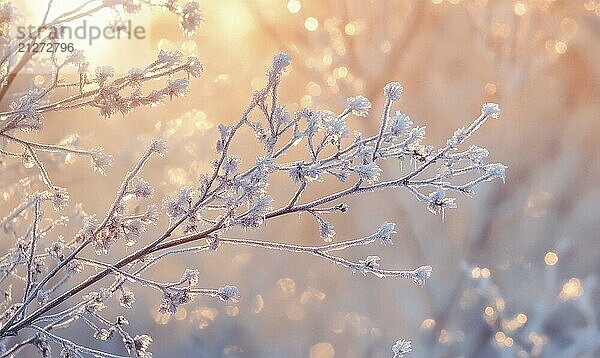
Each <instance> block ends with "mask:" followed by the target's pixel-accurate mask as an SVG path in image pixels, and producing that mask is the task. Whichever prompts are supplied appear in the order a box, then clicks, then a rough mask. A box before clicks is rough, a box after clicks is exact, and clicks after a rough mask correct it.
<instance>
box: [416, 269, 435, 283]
mask: <svg viewBox="0 0 600 358" xmlns="http://www.w3.org/2000/svg"><path fill="white" fill-rule="evenodd" d="M431 271H433V268H432V267H431V266H429V265H427V266H421V267H419V268H417V269H415V270H414V271H413V281H414V282H415V283H416V284H417V285H419V286H423V285H424V284H425V282H427V280H428V279H429V278H430V277H431Z"/></svg>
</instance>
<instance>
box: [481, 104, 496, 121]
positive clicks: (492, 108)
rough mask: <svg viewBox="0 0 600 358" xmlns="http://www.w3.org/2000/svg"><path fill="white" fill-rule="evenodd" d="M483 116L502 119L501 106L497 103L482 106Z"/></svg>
mask: <svg viewBox="0 0 600 358" xmlns="http://www.w3.org/2000/svg"><path fill="white" fill-rule="evenodd" d="M481 114H483V115H484V116H486V117H492V118H494V119H496V118H498V117H500V106H498V104H497V103H484V104H483V106H481Z"/></svg>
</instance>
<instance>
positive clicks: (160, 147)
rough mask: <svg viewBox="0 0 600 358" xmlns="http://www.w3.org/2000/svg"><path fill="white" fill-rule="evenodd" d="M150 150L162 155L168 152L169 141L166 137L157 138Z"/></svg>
mask: <svg viewBox="0 0 600 358" xmlns="http://www.w3.org/2000/svg"><path fill="white" fill-rule="evenodd" d="M150 151H151V152H153V153H156V154H158V155H160V156H163V155H165V153H167V141H166V140H164V139H155V140H154V141H153V142H152V144H151V145H150Z"/></svg>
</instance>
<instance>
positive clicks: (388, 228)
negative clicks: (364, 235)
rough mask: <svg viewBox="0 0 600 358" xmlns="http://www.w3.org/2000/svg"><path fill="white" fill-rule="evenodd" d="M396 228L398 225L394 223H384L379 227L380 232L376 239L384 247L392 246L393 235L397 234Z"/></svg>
mask: <svg viewBox="0 0 600 358" xmlns="http://www.w3.org/2000/svg"><path fill="white" fill-rule="evenodd" d="M395 227H396V224H394V223H383V224H382V225H381V226H380V227H379V230H377V233H376V234H375V236H376V238H377V239H378V240H379V241H380V242H381V243H382V244H383V245H391V244H392V235H393V234H395V233H396V230H394V229H395Z"/></svg>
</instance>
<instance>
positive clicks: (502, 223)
mask: <svg viewBox="0 0 600 358" xmlns="http://www.w3.org/2000/svg"><path fill="white" fill-rule="evenodd" d="M20 2H22V3H23V4H28V6H30V12H29V13H28V15H31V16H41V15H37V14H36V12H35V11H41V12H43V10H44V9H42V8H36V7H31V6H32V5H31V2H27V1H24V0H20V1H19V0H18V1H14V2H13V3H14V5H16V6H17V7H19V3H20ZM60 2H61V1H58V3H60ZM36 3H37V2H36ZM201 7H202V9H203V13H204V15H205V16H206V22H205V24H204V25H203V26H202V27H201V28H200V30H199V31H198V33H196V34H195V35H194V36H192V37H185V36H184V35H182V34H181V30H180V29H179V28H178V26H177V24H176V22H175V21H174V19H173V17H172V16H170V15H169V14H164V13H161V12H158V11H146V12H144V13H142V14H140V15H139V16H136V18H135V20H136V21H139V22H142V23H143V25H144V26H147V29H148V30H149V31H147V34H148V38H147V39H146V40H144V41H112V42H110V43H109V44H106V43H102V44H100V43H99V44H98V46H94V48H95V52H94V51H92V52H90V53H89V55H88V56H89V59H90V60H91V62H92V68H93V67H95V65H103V64H113V65H114V66H115V67H116V68H117V72H119V71H120V72H125V71H126V70H128V69H129V68H130V67H132V66H142V65H145V64H147V63H150V62H151V61H152V60H153V56H154V54H155V53H156V52H157V51H158V49H160V48H163V49H168V50H179V51H181V52H183V53H184V54H187V55H196V56H198V57H199V58H200V59H201V61H202V62H203V64H204V68H205V73H204V74H203V75H202V76H201V78H199V79H197V80H194V81H192V85H191V89H190V93H189V95H188V96H187V97H184V98H176V99H174V100H173V101H172V102H169V103H166V104H165V105H161V106H159V107H156V108H153V109H152V110H147V109H141V110H138V111H134V112H132V113H130V114H129V115H127V116H126V117H125V118H122V117H120V116H114V117H113V118H111V119H109V120H105V119H104V118H102V117H100V115H97V114H96V112H95V111H89V110H83V111H73V112H69V113H66V114H65V113H60V114H50V115H48V116H47V118H46V127H45V130H44V132H43V133H42V134H41V136H40V137H39V141H40V142H52V143H56V142H59V141H60V140H61V139H63V138H65V136H67V135H69V134H71V133H79V135H80V136H81V137H82V146H84V147H93V146H103V147H104V148H105V149H106V151H107V152H109V153H111V154H112V155H114V156H115V163H114V165H113V167H112V168H110V171H109V174H108V175H107V176H105V177H102V176H100V175H98V174H97V173H93V172H92V170H91V169H90V168H89V166H88V163H87V161H83V160H80V161H76V162H72V160H67V161H57V162H55V163H54V165H52V166H49V167H48V171H49V172H50V173H51V174H52V175H53V178H54V181H55V182H57V183H60V185H62V186H67V187H69V189H70V190H69V191H70V196H71V204H75V203H78V202H81V203H83V208H84V210H85V212H87V213H102V212H103V210H105V208H106V207H107V206H108V205H109V204H110V203H111V202H112V197H113V193H114V192H115V190H116V189H117V188H118V185H119V183H120V181H121V179H122V177H123V175H124V174H125V173H126V172H127V170H128V168H129V167H130V166H131V165H132V164H133V163H134V161H135V160H136V158H137V157H138V156H139V155H140V153H141V152H142V151H143V148H144V145H143V144H144V143H147V142H148V139H149V138H152V137H156V136H163V137H165V138H166V139H167V140H168V142H169V144H170V148H169V153H168V155H167V156H166V157H165V158H163V159H162V160H153V161H152V162H151V163H150V165H148V167H147V168H146V169H145V170H144V173H143V177H144V178H145V179H147V180H148V181H150V182H151V183H153V184H154V186H155V188H156V189H157V194H156V198H157V200H158V201H160V200H162V198H163V197H164V196H166V195H172V194H173V193H175V192H176V190H177V189H178V188H179V187H181V186H184V185H196V183H197V178H198V177H199V175H200V174H201V173H203V172H207V171H208V170H209V169H210V161H211V160H212V159H214V158H215V153H214V142H215V141H216V139H217V138H218V131H217V130H216V126H217V125H218V124H219V123H222V122H223V123H233V122H234V121H236V120H237V119H238V118H239V115H240V113H241V111H242V110H243V108H244V106H245V105H246V103H248V101H249V100H250V98H251V95H252V91H254V90H257V89H259V88H261V87H262V86H263V85H264V84H265V76H264V74H265V69H266V68H267V67H268V66H269V64H270V62H271V59H272V56H273V55H274V54H275V53H277V52H279V51H286V52H288V53H289V54H290V55H292V56H293V57H294V60H293V64H292V66H291V67H290V69H289V70H288V72H287V74H286V75H285V76H284V80H283V85H282V90H281V98H282V101H283V102H284V103H287V104H288V109H289V110H292V111H293V110H296V109H298V108H301V107H303V106H311V107H314V108H321V109H331V110H333V111H340V110H342V109H343V108H344V105H345V101H346V98H347V97H350V96H355V95H358V94H362V95H364V96H366V97H367V98H369V99H370V100H371V101H372V103H373V110H372V112H371V116H370V117H369V118H367V119H353V120H352V122H351V123H350V126H351V127H353V128H355V129H357V130H360V131H362V132H363V133H365V134H367V133H368V134H373V133H376V132H377V130H378V117H379V115H380V113H381V105H382V103H383V100H382V88H383V86H384V85H385V84H386V83H387V82H390V81H399V82H400V83H402V85H403V86H404V88H405V92H404V95H403V98H402V101H401V102H400V105H399V108H396V109H399V110H401V111H403V112H405V113H407V114H409V115H410V116H411V118H412V120H413V121H414V122H415V124H418V125H425V126H427V133H428V134H427V138H426V141H425V142H426V143H427V144H432V145H435V146H441V145H443V144H444V143H445V141H446V138H448V137H449V136H450V135H451V134H452V133H453V132H454V130H455V129H456V128H458V127H461V126H463V125H466V124H468V123H470V122H471V121H472V120H473V119H474V118H475V117H476V116H477V115H478V113H479V109H480V106H481V104H482V103H483V102H497V103H499V104H500V106H501V108H502V115H501V118H500V119H499V120H495V121H490V122H489V123H487V124H486V126H484V127H483V128H482V129H481V130H480V131H479V132H478V133H477V134H476V135H475V136H474V137H473V138H472V139H470V143H469V144H468V145H470V144H476V145H479V146H482V147H486V148H487V149H488V150H489V151H490V162H502V163H504V164H505V165H507V166H508V170H507V182H506V184H505V185H502V184H501V183H500V182H492V183H490V184H488V185H485V186H483V187H482V188H480V189H479V191H478V192H477V195H476V196H475V197H474V198H473V199H469V198H464V197H460V198H459V199H458V209H456V210H450V211H447V213H446V217H445V221H444V222H442V220H441V218H440V217H439V216H435V215H432V214H430V213H429V212H428V211H427V210H426V208H425V207H424V206H423V205H422V204H420V203H418V202H416V200H415V199H414V198H413V197H412V196H411V195H410V194H409V193H407V192H402V191H393V192H389V191H388V192H380V193H372V194H368V195H367V196H362V197H358V198H353V199H351V200H349V201H348V203H349V205H350V212H349V213H348V214H346V215H344V216H337V217H332V222H333V224H334V225H335V229H336V232H337V240H342V239H349V238H355V237H358V236H361V235H366V234H370V233H372V232H374V231H375V230H377V228H378V227H379V225H380V224H381V223H383V222H385V221H390V222H395V223H396V224H397V226H396V230H397V231H398V234H396V235H395V237H394V245H393V246H391V247H387V248H381V247H380V246H373V247H362V248H357V249H356V250H355V251H352V252H351V253H350V255H351V256H352V257H354V258H357V259H358V258H362V257H364V256H366V255H374V254H377V255H379V256H381V258H382V264H383V265H384V266H386V267H393V268H399V269H400V268H403V269H404V268H405V269H412V268H415V267H418V266H420V265H423V264H430V265H432V266H433V268H434V271H433V276H432V278H431V280H430V281H429V282H428V284H427V285H426V286H425V287H424V288H419V287H417V286H415V285H414V284H413V283H412V282H409V281H404V280H393V279H385V280H382V279H377V278H375V277H372V276H367V277H363V276H362V275H352V273H351V272H350V271H349V270H346V269H343V268H341V267H338V266H333V265H332V264H330V263H327V262H323V261H321V260H319V259H317V258H315V257H311V256H306V257H305V256H301V255H291V254H285V253H274V252H265V251H261V250H259V249H252V248H242V247H235V248H234V247H222V248H220V249H219V250H218V251H217V252H215V253H212V254H205V255H201V256H181V257H178V258H177V259H172V260H167V261H164V262H163V263H162V265H158V266H157V267H156V268H155V269H154V271H153V275H154V277H157V278H160V277H164V278H171V279H172V278H174V277H179V276H180V274H181V272H183V270H184V269H185V268H187V267H193V268H198V269H199V270H200V274H201V275H200V282H201V285H202V286H207V287H212V286H217V287H219V286H222V285H223V284H233V285H237V286H238V287H239V289H240V292H241V300H240V302H239V304H237V305H236V304H224V303H223V302H221V301H219V300H215V299H210V298H197V299H195V300H194V301H193V302H192V303H190V304H187V305H185V306H182V307H181V308H180V310H179V311H178V312H177V314H175V315H169V314H160V313H158V310H157V308H158V306H159V304H160V299H161V298H160V297H159V296H158V295H157V294H156V293H155V292H153V291H150V290H148V291H144V290H143V289H142V290H141V291H139V290H138V291H137V292H138V293H137V294H136V297H137V304H136V307H135V309H134V310H133V311H130V312H128V314H127V316H128V318H129V321H130V322H131V326H132V327H131V331H132V332H139V333H148V334H150V335H151V336H152V337H153V338H154V344H153V345H152V347H151V350H152V352H153V353H154V354H155V356H157V357H164V356H168V355H170V356H173V357H221V356H224V357H312V358H317V357H318V358H326V357H334V356H335V357H389V356H391V346H392V344H393V343H394V342H395V341H396V339H398V338H405V339H410V340H412V341H413V346H414V350H415V352H414V356H416V357H459V356H462V357H504V356H522V357H528V356H532V357H538V356H544V357H558V356H560V357H597V356H600V331H599V329H598V325H599V324H600V319H599V310H600V287H599V286H598V283H597V279H598V274H599V273H600V260H599V259H600V253H599V252H600V223H599V222H598V218H599V216H598V210H599V209H600V206H599V204H598V203H599V202H600V186H599V185H598V179H597V178H598V177H599V176H600V156H599V154H600V142H598V138H600V121H599V113H600V97H599V96H600V66H598V63H600V46H598V44H600V1H594V0H586V1H571V0H554V1H551V0H519V1H508V0H495V1H494V0H487V1H486V0H463V1H460V0H452V1H447V0H431V1H420V0H417V1H373V0H372V1H359V0H333V1H328V2H323V1H316V0H315V1H313V0H289V1H266V0H264V1H243V0H220V1H205V2H202V3H201ZM35 9H37V10H35ZM97 19H98V21H104V20H103V19H102V17H101V16H99V17H98V18H97ZM148 53H149V54H150V55H147V54H148ZM36 76H41V75H39V74H37V73H36V72H35V69H32V70H31V72H30V77H29V78H23V81H26V80H31V77H33V78H34V80H35V78H36ZM38 81H43V76H42V77H39V78H38ZM246 139H247V140H246V141H243V142H239V143H238V144H237V146H235V147H234V148H233V151H234V152H236V151H237V152H238V153H243V158H245V162H246V163H249V162H250V161H252V158H253V155H254V152H256V154H258V153H259V150H260V148H259V147H258V146H257V145H256V142H255V141H254V140H253V139H252V138H251V136H247V138H246ZM17 166H19V165H18V163H17V165H16V166H15V165H13V164H11V163H5V164H4V165H3V166H2V167H1V176H0V184H1V185H2V186H3V187H4V188H8V189H6V190H5V192H4V195H3V197H0V217H1V216H4V215H5V214H6V212H7V211H9V210H10V209H11V208H12V207H13V206H12V205H13V204H14V203H12V199H11V195H12V191H11V190H16V189H10V188H11V183H15V182H16V180H17V179H18V178H22V177H23V174H29V175H30V176H32V177H35V176H36V175H37V173H36V172H35V168H34V169H28V170H26V169H24V168H21V169H18V168H17ZM20 167H22V165H20ZM385 169H386V170H388V173H389V174H388V175H393V174H394V172H395V171H396V172H398V171H399V168H394V167H391V166H390V167H387V168H385ZM32 185H36V183H35V180H34V183H33V184H32ZM291 185H292V184H291V183H290V182H289V181H287V180H282V181H280V182H277V181H276V182H275V183H273V185H272V187H271V188H270V190H271V195H272V196H274V197H280V198H286V197H288V196H289V192H290V190H292V189H291V188H292V186H291ZM90 187H91V188H93V190H90ZM319 190H320V191H321V193H325V192H329V191H330V190H331V189H330V188H329V190H328V187H327V186H319V187H318V188H317V190H316V192H315V194H314V195H318V194H319ZM166 224H167V223H166V220H165V219H164V218H163V222H162V224H161V225H158V226H157V227H156V228H153V229H152V230H150V231H149V232H148V233H147V235H146V236H147V240H148V241H150V240H151V239H152V237H153V234H157V233H159V232H160V230H161V229H162V228H164V226H165V225H166ZM72 226H73V227H72V228H70V229H67V230H65V231H64V232H63V234H64V235H65V237H69V235H72V234H73V232H75V231H76V230H77V229H78V227H76V226H77V225H72ZM69 230H71V231H72V232H71V231H69ZM239 235H244V236H246V237H252V238H257V239H265V240H271V241H281V242H288V243H301V244H305V245H317V244H319V243H320V240H321V239H320V238H319V235H318V226H317V224H316V223H315V222H314V220H313V219H312V218H310V217H308V216H301V217H298V216H297V215H292V216H290V217H285V218H280V219H276V220H273V221H270V222H267V224H266V225H265V226H264V227H262V228H261V229H260V230H258V231H252V232H247V233H239ZM123 250H125V248H123ZM70 334H71V336H80V337H79V338H78V341H79V342H88V341H89V342H90V344H95V343H93V339H92V338H90V335H89V334H87V333H85V334H84V333H81V331H78V332H76V331H75V330H72V331H71V333H70ZM109 344H114V347H115V348H114V349H115V351H119V352H121V350H122V348H121V342H119V341H118V340H116V339H115V341H114V342H112V343H111V342H109ZM24 352H25V353H24V354H27V352H28V351H24Z"/></svg>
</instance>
